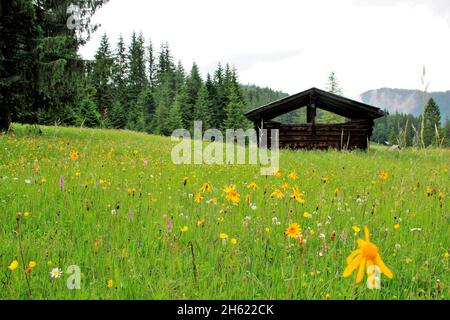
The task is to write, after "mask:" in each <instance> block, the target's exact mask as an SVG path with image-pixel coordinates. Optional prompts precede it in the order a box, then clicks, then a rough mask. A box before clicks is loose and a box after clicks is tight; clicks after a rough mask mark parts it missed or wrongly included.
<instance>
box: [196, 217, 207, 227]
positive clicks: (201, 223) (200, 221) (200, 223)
mask: <svg viewBox="0 0 450 320" xmlns="http://www.w3.org/2000/svg"><path fill="white" fill-rule="evenodd" d="M204 224H205V220H203V219H199V220H197V225H198V226H202V225H204Z"/></svg>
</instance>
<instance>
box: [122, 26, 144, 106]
mask: <svg viewBox="0 0 450 320" xmlns="http://www.w3.org/2000/svg"><path fill="white" fill-rule="evenodd" d="M128 59H129V60H128V66H129V70H128V79H127V82H128V102H129V103H130V105H132V104H134V103H136V99H137V97H138V95H139V93H140V92H141V91H142V89H143V88H144V87H145V86H146V85H147V75H146V67H145V48H144V37H143V35H142V33H141V34H139V35H136V33H135V32H133V35H132V36H131V44H130V48H129V51H128Z"/></svg>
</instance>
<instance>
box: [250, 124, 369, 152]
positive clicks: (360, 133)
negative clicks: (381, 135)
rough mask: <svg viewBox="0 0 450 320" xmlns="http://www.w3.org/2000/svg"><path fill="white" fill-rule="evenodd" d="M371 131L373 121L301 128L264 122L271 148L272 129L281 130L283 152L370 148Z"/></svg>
mask: <svg viewBox="0 0 450 320" xmlns="http://www.w3.org/2000/svg"><path fill="white" fill-rule="evenodd" d="M372 128H373V121H372V120H353V121H350V122H347V123H343V124H311V123H310V124H301V125H291V124H281V123H277V122H270V121H269V122H264V129H268V134H269V136H268V146H269V147H270V129H279V144H280V145H279V147H280V148H282V149H330V148H331V149H339V150H342V149H367V142H368V139H369V138H370V136H371V135H372ZM257 130H258V129H257Z"/></svg>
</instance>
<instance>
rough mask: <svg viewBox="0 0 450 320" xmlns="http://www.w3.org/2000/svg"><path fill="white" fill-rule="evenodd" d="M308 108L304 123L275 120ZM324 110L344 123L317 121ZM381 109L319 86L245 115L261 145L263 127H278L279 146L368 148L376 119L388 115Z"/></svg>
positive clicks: (268, 130)
mask: <svg viewBox="0 0 450 320" xmlns="http://www.w3.org/2000/svg"><path fill="white" fill-rule="evenodd" d="M304 107H306V123H305V124H287V123H282V122H280V121H275V120H274V119H275V118H278V117H280V116H282V115H285V114H288V113H289V112H292V111H294V110H298V109H301V108H304ZM318 109H321V110H325V111H328V112H331V113H334V114H336V115H338V116H341V117H344V118H345V119H346V120H345V122H344V123H332V124H319V123H316V115H317V110H318ZM385 115H386V113H385V112H384V111H382V110H381V109H379V108H376V107H373V106H370V105H367V104H364V103H362V102H358V101H354V100H351V99H348V98H345V97H342V96H338V95H336V94H333V93H329V92H326V91H323V90H320V89H317V88H311V89H309V90H306V91H303V92H301V93H298V94H295V95H292V96H289V97H287V98H283V99H280V100H277V101H275V102H272V103H270V104H268V105H265V106H262V107H259V108H256V109H253V110H251V111H249V112H247V113H246V114H245V116H246V117H247V118H248V119H249V120H250V121H252V122H253V124H254V126H255V129H256V131H257V132H258V136H259V137H260V139H258V143H259V145H260V146H262V147H264V145H262V142H261V141H262V140H261V133H262V131H261V129H267V134H268V135H269V136H268V137H267V138H268V139H267V144H268V145H267V146H268V147H270V138H271V137H270V132H271V131H270V130H271V129H279V147H280V148H290V149H329V148H333V149H339V150H342V149H367V147H368V140H369V139H370V136H371V135H372V130H373V125H374V120H375V119H377V118H381V117H383V116H385Z"/></svg>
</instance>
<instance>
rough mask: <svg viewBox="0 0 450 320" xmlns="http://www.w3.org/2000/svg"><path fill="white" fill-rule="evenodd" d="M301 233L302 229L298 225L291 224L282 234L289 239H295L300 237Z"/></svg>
mask: <svg viewBox="0 0 450 320" xmlns="http://www.w3.org/2000/svg"><path fill="white" fill-rule="evenodd" d="M301 232H302V229H301V228H300V225H299V224H298V223H291V224H290V225H289V227H288V228H287V229H286V231H285V232H284V233H285V234H286V235H287V236H288V237H289V238H294V239H295V238H297V237H298V236H299V235H300V233H301Z"/></svg>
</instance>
